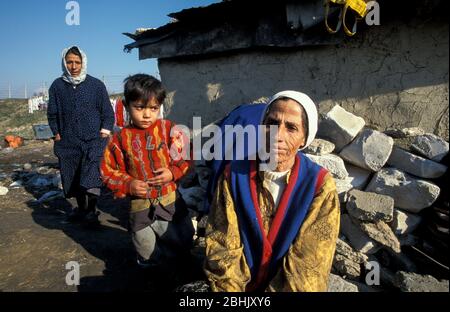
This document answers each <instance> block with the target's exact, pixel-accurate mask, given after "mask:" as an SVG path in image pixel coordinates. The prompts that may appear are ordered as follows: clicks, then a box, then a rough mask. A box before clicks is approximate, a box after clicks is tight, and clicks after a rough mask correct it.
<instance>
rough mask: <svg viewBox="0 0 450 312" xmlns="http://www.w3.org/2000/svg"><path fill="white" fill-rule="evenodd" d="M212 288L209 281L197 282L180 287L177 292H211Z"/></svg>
mask: <svg viewBox="0 0 450 312" xmlns="http://www.w3.org/2000/svg"><path fill="white" fill-rule="evenodd" d="M210 291H211V288H210V287H209V284H208V282H207V281H195V282H192V283H189V284H185V285H182V286H179V287H177V288H176V289H175V292H210Z"/></svg>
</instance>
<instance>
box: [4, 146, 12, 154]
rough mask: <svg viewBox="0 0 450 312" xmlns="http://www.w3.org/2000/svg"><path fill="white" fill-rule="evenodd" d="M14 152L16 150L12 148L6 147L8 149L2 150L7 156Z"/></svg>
mask: <svg viewBox="0 0 450 312" xmlns="http://www.w3.org/2000/svg"><path fill="white" fill-rule="evenodd" d="M13 151H14V148H12V147H6V148H3V149H2V153H5V154H9V153H11V152H13Z"/></svg>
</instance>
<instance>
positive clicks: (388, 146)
mask: <svg viewBox="0 0 450 312" xmlns="http://www.w3.org/2000/svg"><path fill="white" fill-rule="evenodd" d="M393 145H394V140H393V139H392V138H391V137H389V136H387V135H386V134H384V133H381V132H379V131H376V130H372V129H365V130H364V131H363V132H361V134H360V135H359V136H358V137H357V138H356V139H355V141H353V142H352V143H351V144H349V145H348V146H346V147H344V149H343V150H342V151H341V152H340V153H339V156H341V157H342V158H343V159H344V160H345V161H347V162H349V163H351V164H353V165H355V166H357V167H360V168H363V169H367V170H370V171H375V172H376V171H379V170H380V169H381V168H383V166H384V165H385V164H386V162H387V160H388V159H389V156H390V155H391V151H392V147H393Z"/></svg>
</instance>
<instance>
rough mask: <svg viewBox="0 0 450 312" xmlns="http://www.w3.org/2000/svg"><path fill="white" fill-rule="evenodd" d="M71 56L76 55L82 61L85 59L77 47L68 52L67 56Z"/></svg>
mask: <svg viewBox="0 0 450 312" xmlns="http://www.w3.org/2000/svg"><path fill="white" fill-rule="evenodd" d="M69 54H75V55H77V56H79V57H80V59H83V57H82V56H81V52H80V50H79V49H78V48H77V47H75V46H73V47H71V48H70V49H69V50H68V51H67V53H66V56H67V55H69Z"/></svg>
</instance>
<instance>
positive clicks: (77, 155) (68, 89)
mask: <svg viewBox="0 0 450 312" xmlns="http://www.w3.org/2000/svg"><path fill="white" fill-rule="evenodd" d="M62 70H63V75H62V77H60V78H58V79H56V80H55V81H54V82H53V84H52V85H51V87H50V89H49V103H48V110H47V118H48V123H49V126H50V128H51V130H52V132H53V134H54V136H55V137H54V152H55V155H56V156H57V157H58V159H59V166H60V170H61V179H62V184H63V189H64V194H65V196H66V198H71V197H76V200H77V204H78V207H77V208H75V209H73V210H72V211H71V212H70V214H69V217H68V221H71V222H73V221H84V222H85V223H86V224H87V225H95V224H98V223H99V221H98V214H99V212H97V211H96V204H97V198H98V196H99V195H100V187H101V185H102V182H101V179H100V169H99V168H100V160H101V158H102V155H103V150H104V148H105V147H106V144H107V142H108V137H109V136H110V134H111V131H112V129H113V125H114V111H113V109H112V107H111V104H110V101H109V96H108V93H107V91H106V87H105V85H104V84H103V83H102V82H101V81H100V80H98V79H96V78H94V77H92V76H89V75H87V71H86V70H87V57H86V54H85V53H84V52H83V51H82V50H81V49H79V48H78V47H76V46H73V47H70V48H67V49H64V51H63V53H62Z"/></svg>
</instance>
